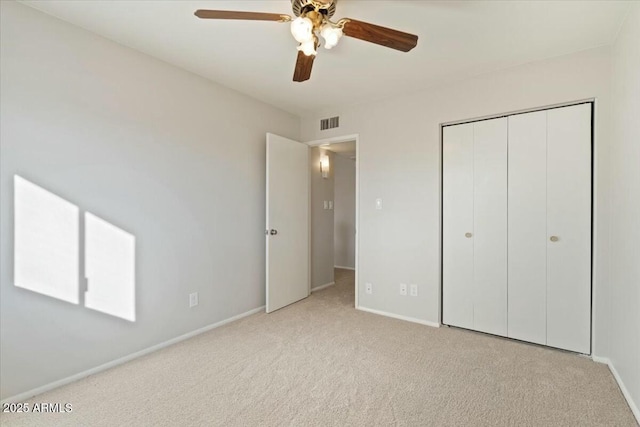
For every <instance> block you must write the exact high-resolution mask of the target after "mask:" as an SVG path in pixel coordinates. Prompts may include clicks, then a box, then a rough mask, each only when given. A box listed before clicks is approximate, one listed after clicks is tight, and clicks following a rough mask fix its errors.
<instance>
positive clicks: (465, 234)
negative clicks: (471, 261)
mask: <svg viewBox="0 0 640 427" xmlns="http://www.w3.org/2000/svg"><path fill="white" fill-rule="evenodd" d="M472 236H473V234H471V233H464V237H466V238H467V239H470V238H471V237H472Z"/></svg>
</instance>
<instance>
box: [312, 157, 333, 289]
mask: <svg viewBox="0 0 640 427" xmlns="http://www.w3.org/2000/svg"><path fill="white" fill-rule="evenodd" d="M310 151H311V154H310V156H309V158H310V159H311V160H310V161H311V164H310V167H311V289H313V288H316V287H318V286H322V285H327V284H329V283H333V279H334V277H333V276H334V275H333V215H334V210H333V209H325V208H324V202H325V201H327V202H329V201H331V202H333V199H334V194H333V180H334V168H333V165H334V158H335V156H334V153H332V152H331V151H328V150H325V149H323V148H320V147H312V148H311V150H310ZM321 156H327V157H329V165H330V166H329V175H328V176H327V178H323V177H322V172H321V171H320V157H321Z"/></svg>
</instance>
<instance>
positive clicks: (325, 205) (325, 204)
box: [324, 200, 329, 209]
mask: <svg viewBox="0 0 640 427" xmlns="http://www.w3.org/2000/svg"><path fill="white" fill-rule="evenodd" d="M324 208H325V209H329V201H328V200H325V201H324Z"/></svg>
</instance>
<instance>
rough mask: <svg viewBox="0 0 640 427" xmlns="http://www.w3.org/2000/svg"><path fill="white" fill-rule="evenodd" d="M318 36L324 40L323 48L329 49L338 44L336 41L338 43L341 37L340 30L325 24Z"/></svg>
mask: <svg viewBox="0 0 640 427" xmlns="http://www.w3.org/2000/svg"><path fill="white" fill-rule="evenodd" d="M320 35H321V36H322V38H323V39H324V48H325V49H331V48H332V47H334V46H335V45H337V44H338V41H340V38H341V37H342V28H339V27H334V26H333V25H331V24H329V23H327V24H324V25H323V26H322V29H321V30H320Z"/></svg>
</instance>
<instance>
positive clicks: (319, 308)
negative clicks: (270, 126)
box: [0, 270, 636, 426]
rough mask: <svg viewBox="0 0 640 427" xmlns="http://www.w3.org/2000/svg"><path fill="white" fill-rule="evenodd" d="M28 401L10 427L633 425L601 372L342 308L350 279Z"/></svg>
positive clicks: (564, 358) (556, 356) (345, 275)
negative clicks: (33, 407)
mask: <svg viewBox="0 0 640 427" xmlns="http://www.w3.org/2000/svg"><path fill="white" fill-rule="evenodd" d="M336 278H337V280H336V281H337V284H336V286H332V287H329V288H327V289H324V290H322V291H319V292H317V293H314V294H313V295H311V297H309V298H308V299H306V300H304V301H302V302H299V303H297V304H294V305H292V306H289V307H286V308H284V309H282V310H279V311H277V312H275V313H272V314H268V315H267V314H257V315H253V316H250V317H247V318H245V319H243V320H240V321H238V322H235V323H232V324H229V325H227V326H224V327H222V328H219V329H216V330H213V331H210V332H208V333H205V334H203V335H200V336H198V337H195V338H192V339H190V340H188V341H185V342H183V343H180V344H177V345H174V346H172V347H169V348H167V349H164V350H162V351H159V352H156V353H154V354H151V355H148V356H145V357H143V358H140V359H137V360H134V361H132V362H130V363H127V364H125V365H122V366H119V367H117V368H114V369H111V370H109V371H106V372H103V373H100V374H97V375H93V376H91V377H89V378H86V379H84V380H81V381H78V382H76V383H73V384H70V385H68V386H65V387H63V388H60V389H57V390H54V391H52V392H49V393H46V394H43V395H41V396H38V397H37V398H35V399H33V400H32V401H38V402H61V403H64V402H71V403H72V404H73V412H72V413H71V414H22V415H16V414H13V415H7V414H2V417H1V418H0V420H1V421H2V425H12V426H27V425H28V426H32V425H37V426H58V425H60V426H62V425H64V426H215V425H220V426H253V425H267V426H274V425H287V426H289V425H291V426H372V425H400V426H507V425H508V426H547V425H549V426H550V425H554V426H635V425H636V423H635V421H634V418H633V416H632V414H631V411H630V410H629V408H628V406H627V405H626V402H625V400H624V398H623V396H622V394H621V392H620V390H619V389H618V386H617V385H616V383H615V380H614V379H613V377H612V375H611V374H610V373H609V370H608V368H607V367H606V366H605V365H602V364H598V363H594V362H592V361H591V360H588V359H587V358H584V357H580V356H576V355H574V354H570V353H566V352H561V351H557V350H552V349H547V348H543V347H538V346H533V345H527V344H523V343H519V342H515V341H509V340H505V339H499V338H494V337H490V336H487V335H483V334H479V333H473V332H468V331H463V330H458V329H454V328H439V329H437V328H431V327H428V326H422V325H417V324H413V323H408V322H404V321H401V320H394V319H389V318H385V317H381V316H377V315H374V314H369V313H364V312H360V311H357V310H355V309H354V308H353V274H352V273H351V272H349V271H346V270H339V271H337V277H336Z"/></svg>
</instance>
